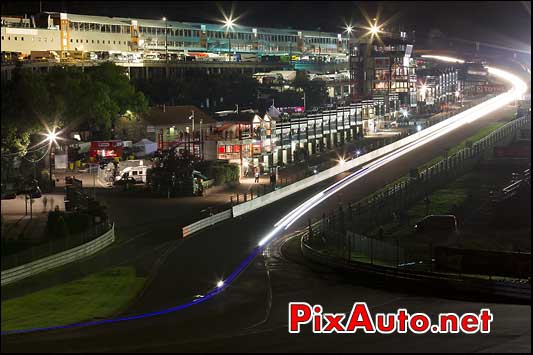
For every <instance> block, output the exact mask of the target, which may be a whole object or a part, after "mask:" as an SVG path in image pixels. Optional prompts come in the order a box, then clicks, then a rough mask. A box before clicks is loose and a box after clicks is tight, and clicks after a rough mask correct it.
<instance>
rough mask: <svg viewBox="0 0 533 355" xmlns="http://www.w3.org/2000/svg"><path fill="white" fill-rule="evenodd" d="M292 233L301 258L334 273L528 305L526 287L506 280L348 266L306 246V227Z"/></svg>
mask: <svg viewBox="0 0 533 355" xmlns="http://www.w3.org/2000/svg"><path fill="white" fill-rule="evenodd" d="M295 234H296V235H297V236H296V238H298V237H300V238H301V240H300V249H301V251H302V254H303V255H304V257H305V258H307V259H309V260H312V261H314V262H316V263H319V264H323V265H328V266H330V267H333V268H335V269H337V270H343V271H346V272H357V277H361V275H363V274H367V275H372V277H376V276H381V277H386V278H389V279H390V280H392V279H395V280H398V281H399V282H401V283H404V282H409V281H411V282H413V281H414V282H418V283H419V284H420V285H425V286H427V287H429V288H440V287H442V288H444V289H447V290H448V289H454V290H455V291H456V292H457V293H458V294H459V293H464V292H473V293H476V294H482V295H491V296H499V297H503V298H505V299H512V300H513V301H518V302H531V285H530V284H524V283H516V282H512V281H508V280H481V279H476V278H472V277H468V276H466V275H444V274H438V273H432V272H423V271H414V270H411V271H407V270H398V269H397V268H393V267H388V266H381V265H375V264H374V265H370V264H368V263H363V262H352V263H349V262H347V261H346V260H345V259H343V258H339V257H336V256H333V255H328V254H327V253H324V252H321V251H319V250H315V249H314V248H312V247H311V246H309V245H308V244H307V243H306V240H307V238H308V236H309V232H308V229H307V228H306V229H304V230H303V231H300V233H295ZM419 287H420V286H419Z"/></svg>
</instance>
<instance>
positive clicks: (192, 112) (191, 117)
mask: <svg viewBox="0 0 533 355" xmlns="http://www.w3.org/2000/svg"><path fill="white" fill-rule="evenodd" d="M189 119H190V120H192V132H191V134H192V153H194V110H191V115H190V116H189ZM190 137H191V135H190V134H189V142H190V141H191V139H190ZM189 152H191V145H189Z"/></svg>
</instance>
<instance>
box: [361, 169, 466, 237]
mask: <svg viewBox="0 0 533 355" xmlns="http://www.w3.org/2000/svg"><path fill="white" fill-rule="evenodd" d="M470 180H471V179H469V178H468V176H465V177H462V178H459V179H457V180H455V181H453V182H452V183H450V184H448V185H447V186H446V187H444V188H441V189H438V190H436V191H434V192H433V193H432V194H431V195H430V196H429V200H430V203H429V208H428V212H429V214H448V213H450V210H451V208H452V206H453V205H454V204H455V205H457V206H462V205H463V204H464V203H465V200H466V198H467V197H468V191H469V186H468V185H469V184H470ZM407 214H408V215H409V218H410V221H411V223H410V224H408V225H407V224H402V225H398V224H397V223H389V224H386V225H384V226H383V231H384V234H385V235H386V236H387V238H392V239H396V238H398V239H400V240H403V239H404V238H405V237H408V236H409V235H411V234H412V233H413V225H414V224H415V223H416V222H417V221H419V220H421V219H422V218H424V217H425V216H426V203H425V202H424V201H423V200H422V201H418V202H417V203H416V204H415V205H413V206H412V207H411V208H410V209H409V210H408V211H407ZM378 230H379V228H376V229H375V230H373V231H372V232H370V233H369V235H377V234H378Z"/></svg>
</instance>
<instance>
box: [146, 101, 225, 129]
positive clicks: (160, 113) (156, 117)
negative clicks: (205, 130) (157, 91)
mask: <svg viewBox="0 0 533 355" xmlns="http://www.w3.org/2000/svg"><path fill="white" fill-rule="evenodd" d="M192 111H194V122H195V123H199V122H200V120H202V123H203V124H210V123H215V122H216V121H215V120H214V119H213V118H211V116H209V115H208V114H207V113H205V112H204V111H202V110H200V109H199V108H198V107H196V106H193V105H185V106H165V105H163V106H155V107H152V108H151V109H150V110H149V111H148V113H147V114H145V116H144V119H145V120H146V121H147V122H148V123H149V124H151V125H154V126H172V125H178V124H190V123H191V120H189V117H190V116H191V114H192Z"/></svg>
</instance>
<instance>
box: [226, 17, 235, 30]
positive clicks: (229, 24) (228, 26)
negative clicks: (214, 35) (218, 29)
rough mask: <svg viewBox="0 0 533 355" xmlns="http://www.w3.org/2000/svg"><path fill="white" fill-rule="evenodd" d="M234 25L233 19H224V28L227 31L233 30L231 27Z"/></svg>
mask: <svg viewBox="0 0 533 355" xmlns="http://www.w3.org/2000/svg"><path fill="white" fill-rule="evenodd" d="M234 25H235V19H232V18H231V17H230V18H226V19H225V20H224V27H226V28H227V29H228V30H231V29H233V26H234Z"/></svg>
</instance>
